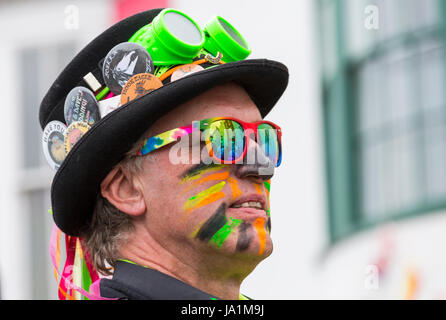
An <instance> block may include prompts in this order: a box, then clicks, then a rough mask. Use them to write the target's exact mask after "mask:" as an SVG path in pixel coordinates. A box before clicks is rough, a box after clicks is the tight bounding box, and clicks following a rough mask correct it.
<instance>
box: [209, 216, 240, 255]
mask: <svg viewBox="0 0 446 320" xmlns="http://www.w3.org/2000/svg"><path fill="white" fill-rule="evenodd" d="M242 222H243V221H242V220H240V219H234V218H229V220H227V221H226V223H225V225H224V226H223V227H221V228H220V230H218V231H217V232H216V233H215V234H214V235H213V236H212V238H211V240H209V242H213V243H215V244H216V245H217V247H218V248H220V247H221V246H222V245H223V243H224V242H225V240H226V238H227V237H228V236H229V235H230V234H231V232H232V231H233V230H234V229H235V228H237V227H238V226H239V225H240V223H242Z"/></svg>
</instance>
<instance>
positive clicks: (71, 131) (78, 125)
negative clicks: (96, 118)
mask: <svg viewBox="0 0 446 320" xmlns="http://www.w3.org/2000/svg"><path fill="white" fill-rule="evenodd" d="M90 128H91V127H90V126H89V125H88V124H87V123H85V122H73V123H72V124H70V125H69V126H68V128H67V131H66V132H65V141H64V143H65V153H66V154H68V153H69V152H70V151H71V149H73V147H74V145H75V144H76V143H77V142H78V141H79V140H80V139H81V138H82V136H83V135H84V134H85V133H87V131H88V130H90Z"/></svg>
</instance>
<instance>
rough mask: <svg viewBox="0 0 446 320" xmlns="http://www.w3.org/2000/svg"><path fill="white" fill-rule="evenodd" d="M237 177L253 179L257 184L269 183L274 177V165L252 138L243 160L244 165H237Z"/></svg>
mask: <svg viewBox="0 0 446 320" xmlns="http://www.w3.org/2000/svg"><path fill="white" fill-rule="evenodd" d="M236 175H237V177H238V178H240V179H242V178H247V179H253V180H256V181H257V182H260V181H267V180H269V179H271V178H272V177H273V175H274V164H273V163H272V161H271V160H270V158H269V157H267V156H266V154H265V152H264V151H263V149H262V148H261V147H260V146H259V144H258V143H257V142H256V141H255V140H254V139H252V138H250V141H249V143H248V150H247V152H246V156H245V157H244V158H243V163H241V164H238V165H237V169H236Z"/></svg>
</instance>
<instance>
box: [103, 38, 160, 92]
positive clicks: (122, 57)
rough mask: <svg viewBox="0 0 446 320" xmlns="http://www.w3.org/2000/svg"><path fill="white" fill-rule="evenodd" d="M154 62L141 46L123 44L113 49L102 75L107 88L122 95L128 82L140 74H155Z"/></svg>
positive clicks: (108, 55)
mask: <svg viewBox="0 0 446 320" xmlns="http://www.w3.org/2000/svg"><path fill="white" fill-rule="evenodd" d="M153 71H154V66H153V60H152V57H151V56H150V54H149V52H148V51H147V50H146V49H145V48H144V47H143V46H141V45H139V44H137V43H133V42H123V43H120V44H118V45H116V46H115V47H113V48H112V49H111V50H110V51H109V53H108V54H107V56H106V57H105V59H104V64H103V66H102V75H103V77H104V82H105V84H106V85H107V87H108V88H109V89H110V90H111V91H112V92H113V93H114V94H116V95H118V94H120V93H121V91H122V88H123V87H124V86H125V84H126V83H127V81H128V80H129V79H130V78H131V77H133V76H134V75H135V74H138V73H153Z"/></svg>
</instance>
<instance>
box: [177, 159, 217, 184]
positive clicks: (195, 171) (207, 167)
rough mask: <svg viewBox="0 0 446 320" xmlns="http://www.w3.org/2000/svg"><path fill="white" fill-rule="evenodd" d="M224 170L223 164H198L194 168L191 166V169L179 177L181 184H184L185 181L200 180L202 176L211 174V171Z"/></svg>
mask: <svg viewBox="0 0 446 320" xmlns="http://www.w3.org/2000/svg"><path fill="white" fill-rule="evenodd" d="M223 168H225V165H224V164H215V163H211V164H204V163H199V164H197V165H195V166H193V167H192V168H190V169H188V170H186V172H184V173H183V174H182V175H181V181H182V182H186V181H190V180H196V179H200V178H201V177H202V175H203V174H205V173H208V172H211V171H217V170H221V169H223Z"/></svg>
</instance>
